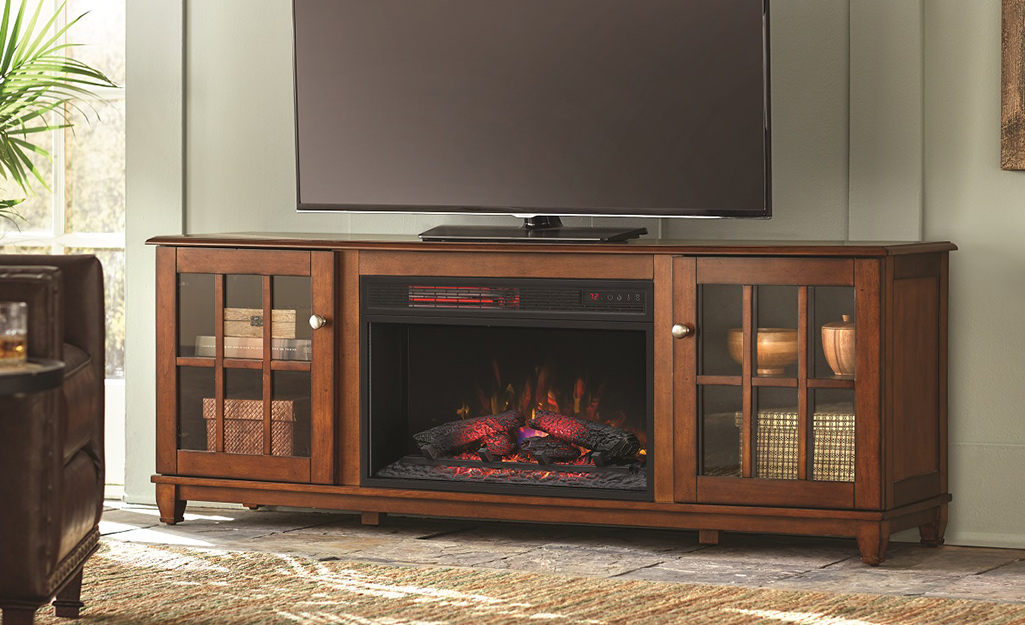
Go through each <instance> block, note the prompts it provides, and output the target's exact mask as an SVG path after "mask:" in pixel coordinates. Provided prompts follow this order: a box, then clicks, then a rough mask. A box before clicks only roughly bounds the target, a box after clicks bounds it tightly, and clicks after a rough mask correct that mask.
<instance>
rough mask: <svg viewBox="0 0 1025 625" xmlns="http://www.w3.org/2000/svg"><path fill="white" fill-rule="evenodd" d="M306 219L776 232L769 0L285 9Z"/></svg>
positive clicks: (297, 0)
mask: <svg viewBox="0 0 1025 625" xmlns="http://www.w3.org/2000/svg"><path fill="white" fill-rule="evenodd" d="M293 9H294V20H295V23H294V27H295V99H296V142H297V159H298V194H299V209H300V210H316V209H325V210H352V211H356V210H368V211H396V212H447V213H453V212H474V213H500V214H517V215H534V214H536V215H548V214H551V215H631V216H641V215H644V216H659V217H663V216H726V217H767V216H768V215H769V214H770V206H769V160H768V158H769V133H768V98H767V94H768V70H767V67H768V66H767V53H768V41H767V19H768V16H767V0H294V6H293Z"/></svg>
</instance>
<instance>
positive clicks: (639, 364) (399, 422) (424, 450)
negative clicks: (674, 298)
mask: <svg viewBox="0 0 1025 625" xmlns="http://www.w3.org/2000/svg"><path fill="white" fill-rule="evenodd" d="M360 288H361V311H360V314H361V332H362V336H361V341H362V346H363V352H362V353H363V362H362V368H363V370H362V372H363V375H362V380H363V388H362V393H363V398H362V402H361V405H362V419H363V422H362V428H361V432H362V441H361V449H362V466H363V470H364V474H363V476H362V484H363V485H364V486H375V487H394V488H403V489H427V490H461V491H471V492H486V493H523V494H531V495H557V496H564V497H565V496H573V497H595V498H607V499H634V500H650V499H651V492H652V491H651V466H652V457H651V454H652V451H651V445H650V438H651V435H652V382H651V367H652V354H651V349H652V347H651V346H652V336H651V333H652V308H651V304H652V285H651V283H650V282H649V281H643V280H612V281H610V280H554V279H498V278H494V279H493V278H485V279H477V278H475V279H469V278H420V277H404V276H403V277H395V276H364V277H363V278H362V279H361V283H360Z"/></svg>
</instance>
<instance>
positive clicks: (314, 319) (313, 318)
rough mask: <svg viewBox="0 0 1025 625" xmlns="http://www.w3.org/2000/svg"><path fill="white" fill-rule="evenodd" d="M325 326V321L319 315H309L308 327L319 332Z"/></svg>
mask: <svg viewBox="0 0 1025 625" xmlns="http://www.w3.org/2000/svg"><path fill="white" fill-rule="evenodd" d="M326 325H327V319H325V318H323V317H321V316H320V315H310V327H311V328H313V329H314V330H319V329H321V328H323V327H324V326H326Z"/></svg>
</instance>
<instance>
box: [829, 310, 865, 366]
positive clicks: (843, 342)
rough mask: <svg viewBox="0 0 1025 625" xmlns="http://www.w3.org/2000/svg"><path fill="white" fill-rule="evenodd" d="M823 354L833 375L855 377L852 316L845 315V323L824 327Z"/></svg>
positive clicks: (833, 323) (839, 322)
mask: <svg viewBox="0 0 1025 625" xmlns="http://www.w3.org/2000/svg"><path fill="white" fill-rule="evenodd" d="M822 353H823V354H824V355H825V356H826V362H827V363H828V364H829V368H830V369H832V370H833V373H835V374H836V375H842V376H853V375H854V366H855V364H856V362H857V360H856V358H855V352H854V322H853V321H851V316H850V315H843V321H834V322H832V323H826V324H823V325H822Z"/></svg>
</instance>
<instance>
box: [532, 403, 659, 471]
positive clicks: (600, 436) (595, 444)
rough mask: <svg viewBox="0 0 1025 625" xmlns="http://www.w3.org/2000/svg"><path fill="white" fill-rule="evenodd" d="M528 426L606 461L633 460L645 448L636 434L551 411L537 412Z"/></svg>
mask: <svg viewBox="0 0 1025 625" xmlns="http://www.w3.org/2000/svg"><path fill="white" fill-rule="evenodd" d="M528 425H529V427H532V428H534V429H535V430H541V431H542V432H547V433H548V434H550V435H551V436H554V437H556V438H559V439H562V440H564V441H567V442H570V443H573V444H574V445H580V446H581V447H584V448H586V449H590V450H591V451H593V452H595V455H598V457H599V458H602V459H605V460H611V459H614V458H623V457H627V456H632V455H634V454H636V453H637V451H638V450H639V449H640V448H641V443H640V441H639V440H638V439H637V436H636V435H635V434H634V433H633V432H627V431H626V430H624V429H622V428H617V427H615V426H613V425H606V424H604V423H598V422H597V421H588V420H586V419H578V418H577V417H570V416H567V415H564V414H559V413H557V412H552V411H550V410H538V411H536V412H535V413H534V418H533V419H531V420H530V423H529V424H528ZM599 454H600V455H599ZM592 457H593V456H592Z"/></svg>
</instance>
